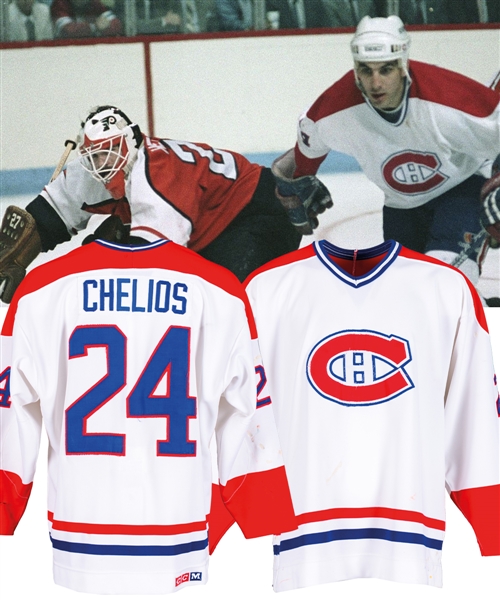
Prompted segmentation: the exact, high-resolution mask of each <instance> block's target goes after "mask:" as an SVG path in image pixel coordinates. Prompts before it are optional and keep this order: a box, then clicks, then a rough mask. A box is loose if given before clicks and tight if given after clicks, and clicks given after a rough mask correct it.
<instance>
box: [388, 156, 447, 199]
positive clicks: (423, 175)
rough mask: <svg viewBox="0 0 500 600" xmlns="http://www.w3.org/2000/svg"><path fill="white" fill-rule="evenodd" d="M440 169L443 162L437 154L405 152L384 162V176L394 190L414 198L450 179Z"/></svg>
mask: <svg viewBox="0 0 500 600" xmlns="http://www.w3.org/2000/svg"><path fill="white" fill-rule="evenodd" d="M440 168H441V161H440V160H439V158H438V157H437V156H436V155H435V154H432V153H428V152H417V151H414V150H405V151H403V152H398V153H397V154H393V155H392V156H390V157H389V158H388V159H387V160H386V161H385V162H384V164H383V165H382V175H383V177H384V180H385V182H386V183H387V185H388V186H389V187H391V188H392V189H393V190H396V191H397V192H401V193H402V194H407V195H409V196H412V195H415V194H425V193H426V192H429V191H431V190H433V189H435V188H438V187H439V186H440V185H442V184H443V183H444V182H445V181H446V180H447V179H449V177H448V176H447V175H445V174H444V173H441V171H440V170H439V169H440Z"/></svg>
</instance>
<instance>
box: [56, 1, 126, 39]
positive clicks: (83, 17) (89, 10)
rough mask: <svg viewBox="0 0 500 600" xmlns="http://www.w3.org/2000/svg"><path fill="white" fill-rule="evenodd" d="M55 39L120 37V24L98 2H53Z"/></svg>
mask: <svg viewBox="0 0 500 600" xmlns="http://www.w3.org/2000/svg"><path fill="white" fill-rule="evenodd" d="M50 11H51V15H52V20H53V21H54V26H55V32H56V37H58V38H82V37H94V36H99V37H107V36H115V35H120V34H121V33H122V30H123V27H122V22H121V21H120V19H118V17H117V16H116V15H115V14H114V12H113V11H111V10H109V9H108V7H107V6H106V5H105V4H103V3H102V2H100V1H99V0H53V2H52V6H51V9H50Z"/></svg>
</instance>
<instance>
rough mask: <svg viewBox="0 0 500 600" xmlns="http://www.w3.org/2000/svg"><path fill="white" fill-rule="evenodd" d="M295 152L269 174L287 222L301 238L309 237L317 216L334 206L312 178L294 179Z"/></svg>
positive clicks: (328, 195)
mask: <svg viewBox="0 0 500 600" xmlns="http://www.w3.org/2000/svg"><path fill="white" fill-rule="evenodd" d="M294 170H295V159H294V151H293V149H292V150H289V151H288V152H286V153H285V154H283V156H280V157H279V158H277V159H276V160H275V161H274V162H273V164H272V166H271V171H272V173H273V175H274V178H275V179H276V196H277V198H278V200H279V201H280V202H281V204H282V205H283V206H284V208H285V209H286V211H287V213H288V216H289V218H290V221H291V222H292V223H293V224H294V225H295V227H296V228H297V229H298V230H299V232H300V233H301V234H302V235H310V234H311V233H312V232H313V230H314V229H316V227H317V226H318V223H319V222H318V218H317V215H319V214H321V213H323V212H325V210H326V209H327V208H331V207H332V206H333V200H332V197H331V196H330V192H329V191H328V189H327V187H326V186H325V185H324V184H323V183H322V182H321V181H320V180H319V179H318V178H317V177H316V176H314V175H305V176H303V177H297V178H296V179H293V172H294Z"/></svg>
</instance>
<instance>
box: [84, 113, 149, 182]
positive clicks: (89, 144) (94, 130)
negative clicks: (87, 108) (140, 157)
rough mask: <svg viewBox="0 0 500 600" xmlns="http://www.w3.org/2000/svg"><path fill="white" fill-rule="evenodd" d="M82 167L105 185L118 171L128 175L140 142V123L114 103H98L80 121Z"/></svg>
mask: <svg viewBox="0 0 500 600" xmlns="http://www.w3.org/2000/svg"><path fill="white" fill-rule="evenodd" d="M81 125H82V130H81V132H80V144H79V146H78V154H79V156H80V163H81V165H82V167H83V168H84V169H85V170H86V171H88V172H89V173H91V174H92V177H94V179H97V180H98V181H101V182H102V183H104V184H105V185H106V184H108V183H109V182H110V181H111V179H113V177H114V176H115V175H116V174H117V173H118V172H119V171H121V170H123V171H124V173H125V174H128V173H129V172H130V170H131V169H132V166H133V164H134V162H135V159H136V157H137V150H138V149H139V148H140V146H141V144H142V134H141V130H140V129H139V126H138V125H136V124H135V123H132V121H131V120H130V119H129V118H128V117H127V115H126V114H125V113H124V112H122V111H121V110H120V109H119V108H116V106H109V105H106V106H97V107H96V108H94V109H92V110H91V112H90V114H89V115H88V117H87V118H86V119H85V121H84V122H83V123H82V124H81Z"/></svg>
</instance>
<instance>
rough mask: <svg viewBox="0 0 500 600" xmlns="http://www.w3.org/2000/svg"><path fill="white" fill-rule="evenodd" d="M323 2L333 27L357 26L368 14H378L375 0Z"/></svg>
mask: <svg viewBox="0 0 500 600" xmlns="http://www.w3.org/2000/svg"><path fill="white" fill-rule="evenodd" d="M323 4H324V6H325V10H326V12H327V15H328V21H329V26H331V27H356V25H357V24H358V23H359V21H360V20H361V19H362V18H363V17H365V16H366V15H369V16H370V17H375V16H376V15H377V11H376V7H375V2H374V1H373V0H323Z"/></svg>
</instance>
